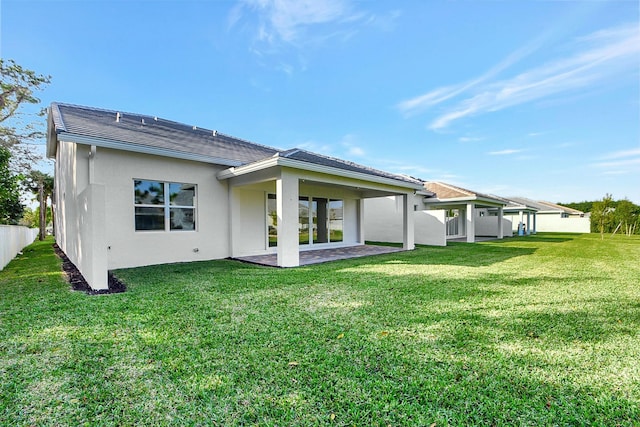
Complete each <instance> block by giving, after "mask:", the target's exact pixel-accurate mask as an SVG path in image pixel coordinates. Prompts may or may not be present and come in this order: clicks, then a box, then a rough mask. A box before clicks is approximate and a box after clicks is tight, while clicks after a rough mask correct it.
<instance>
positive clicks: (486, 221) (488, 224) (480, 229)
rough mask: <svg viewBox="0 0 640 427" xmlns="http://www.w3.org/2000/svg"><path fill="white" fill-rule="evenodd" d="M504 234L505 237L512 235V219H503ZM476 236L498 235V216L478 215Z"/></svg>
mask: <svg viewBox="0 0 640 427" xmlns="http://www.w3.org/2000/svg"><path fill="white" fill-rule="evenodd" d="M502 234H503V236H504V237H508V236H512V235H513V232H512V231H511V220H510V219H508V218H503V219H502ZM476 236H489V237H493V236H496V237H497V236H498V217H497V216H486V215H485V216H478V217H476Z"/></svg>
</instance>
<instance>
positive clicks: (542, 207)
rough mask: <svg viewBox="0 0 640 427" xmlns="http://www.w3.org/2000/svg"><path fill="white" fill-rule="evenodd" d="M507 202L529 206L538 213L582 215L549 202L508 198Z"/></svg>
mask: <svg viewBox="0 0 640 427" xmlns="http://www.w3.org/2000/svg"><path fill="white" fill-rule="evenodd" d="M508 199H509V200H513V201H514V202H516V203H520V204H523V205H526V206H531V207H534V208H536V209H537V210H538V211H539V212H540V213H566V214H569V215H582V214H583V212H582V211H579V210H576V209H572V208H568V207H566V206H560V205H556V204H555V203H550V202H540V201H535V200H531V199H527V198H526V197H508Z"/></svg>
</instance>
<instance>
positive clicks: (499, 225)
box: [498, 206, 504, 239]
mask: <svg viewBox="0 0 640 427" xmlns="http://www.w3.org/2000/svg"><path fill="white" fill-rule="evenodd" d="M503 215H504V211H503V208H502V206H500V207H499V208H498V239H502V238H504V232H503V230H502V217H503Z"/></svg>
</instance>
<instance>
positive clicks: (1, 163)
mask: <svg viewBox="0 0 640 427" xmlns="http://www.w3.org/2000/svg"><path fill="white" fill-rule="evenodd" d="M10 159H11V153H10V152H9V150H7V149H6V148H4V147H0V224H17V223H18V221H19V220H20V218H22V212H23V210H24V206H23V205H22V203H20V187H19V185H18V184H19V177H18V176H17V175H14V174H13V173H12V172H11V169H10V168H9V161H10Z"/></svg>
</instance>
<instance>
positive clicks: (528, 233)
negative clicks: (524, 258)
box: [527, 212, 531, 236]
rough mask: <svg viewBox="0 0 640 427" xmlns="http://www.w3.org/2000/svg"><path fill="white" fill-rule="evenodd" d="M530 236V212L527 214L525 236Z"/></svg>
mask: <svg viewBox="0 0 640 427" xmlns="http://www.w3.org/2000/svg"><path fill="white" fill-rule="evenodd" d="M530 234H531V212H527V236H528V235H530Z"/></svg>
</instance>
